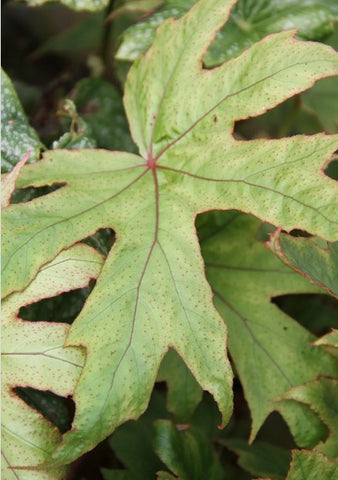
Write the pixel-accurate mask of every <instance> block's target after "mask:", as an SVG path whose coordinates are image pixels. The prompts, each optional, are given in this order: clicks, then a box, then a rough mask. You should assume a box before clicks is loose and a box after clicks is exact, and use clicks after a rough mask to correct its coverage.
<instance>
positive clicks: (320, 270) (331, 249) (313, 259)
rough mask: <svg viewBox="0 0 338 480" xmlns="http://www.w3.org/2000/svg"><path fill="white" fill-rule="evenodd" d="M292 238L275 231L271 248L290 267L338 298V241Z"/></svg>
mask: <svg viewBox="0 0 338 480" xmlns="http://www.w3.org/2000/svg"><path fill="white" fill-rule="evenodd" d="M322 243H323V242H320V244H319V243H318V241H317V239H316V238H303V237H292V236H291V235H285V234H281V233H280V232H278V231H276V233H275V234H274V235H272V236H271V238H270V241H269V243H268V246H269V248H270V249H271V250H272V251H273V252H274V253H275V254H276V255H277V256H278V257H279V258H281V259H282V260H283V261H284V262H285V263H286V264H287V265H289V266H290V267H292V268H293V269H294V270H296V271H298V272H299V273H301V274H303V275H304V276H305V277H306V278H308V279H309V280H310V282H312V283H315V284H317V285H319V286H321V287H323V288H325V289H326V290H327V291H329V292H330V293H331V294H333V295H334V296H336V297H338V242H335V243H328V242H324V245H323V244H322Z"/></svg>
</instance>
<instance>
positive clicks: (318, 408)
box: [282, 368, 338, 458]
mask: <svg viewBox="0 0 338 480" xmlns="http://www.w3.org/2000/svg"><path fill="white" fill-rule="evenodd" d="M337 371H338V368H337ZM337 371H336V372H337ZM337 396H338V380H337V379H332V378H325V377H321V378H319V379H318V380H316V381H313V382H310V383H307V384H305V385H301V386H299V387H295V388H293V389H291V390H289V391H288V392H286V393H284V394H283V396H282V398H284V399H287V400H295V401H297V402H301V403H305V404H306V405H308V406H309V407H310V408H311V409H312V410H313V411H314V412H315V413H316V414H317V415H318V416H319V417H320V419H321V420H322V421H323V422H324V423H325V424H326V426H327V427H328V429H329V436H328V438H327V439H326V440H325V441H324V442H321V443H320V444H319V445H317V446H316V450H317V451H319V452H321V453H324V454H325V455H326V456H327V457H329V458H336V457H338V414H337V408H336V404H337Z"/></svg>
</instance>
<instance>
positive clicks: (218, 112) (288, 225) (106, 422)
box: [2, 0, 338, 463]
mask: <svg viewBox="0 0 338 480" xmlns="http://www.w3.org/2000/svg"><path fill="white" fill-rule="evenodd" d="M233 4H234V1H233V0H229V1H224V0H202V1H201V2H199V3H198V4H196V5H195V6H194V7H193V9H192V10H191V11H190V12H189V13H188V14H187V15H186V16H184V17H182V19H180V20H179V21H174V20H171V19H170V20H168V21H166V22H165V23H164V24H162V26H161V27H160V28H159V30H158V33H157V37H156V39H155V41H154V44H153V46H152V48H151V49H150V50H149V51H148V52H147V54H146V55H145V56H144V57H143V58H142V59H139V60H137V61H136V62H135V64H134V66H133V68H132V70H131V72H130V74H129V76H128V80H127V84H126V90H125V98H124V103H125V108H126V112H127V117H128V119H129V124H130V128H131V133H132V137H133V140H134V142H135V143H136V144H137V145H138V148H139V155H133V154H130V153H121V152H108V151H104V150H78V151H74V152H69V151H62V150H58V151H55V152H47V153H46V155H45V156H44V159H43V160H42V161H41V162H38V164H35V165H32V166H28V167H25V168H24V169H23V171H22V174H21V175H20V177H19V179H18V187H20V188H22V187H26V186H29V185H33V186H41V185H52V184H54V183H61V184H64V186H63V187H62V188H59V189H58V190H57V191H55V192H53V193H51V194H49V195H47V196H44V197H40V198H37V199H35V200H33V201H31V202H29V203H26V204H18V205H11V206H10V207H9V208H8V209H6V211H5V213H4V216H3V217H4V223H5V225H6V228H5V229H4V230H5V235H4V240H3V250H4V257H3V262H2V265H3V282H4V292H3V294H4V296H6V295H8V294H10V293H11V292H13V291H14V290H18V289H19V290H20V289H23V288H24V287H25V286H26V285H27V284H28V283H29V282H30V281H31V279H32V278H33V277H34V276H35V275H36V272H37V271H38V269H39V268H40V266H41V265H43V264H45V263H46V262H48V261H49V260H50V259H52V258H53V257H55V255H57V253H58V252H59V251H60V250H62V249H64V248H66V247H67V246H69V245H72V244H73V243H74V242H76V241H79V240H81V239H83V238H85V237H87V236H88V235H91V234H93V233H94V232H95V231H96V230H98V229H99V228H112V229H113V230H114V231H115V232H116V238H117V240H116V243H115V244H114V246H113V248H112V250H111V252H110V254H109V256H108V258H107V260H106V263H105V265H104V268H103V270H102V273H101V275H100V277H99V279H98V281H97V284H96V287H95V288H94V290H93V292H92V294H91V295H90V297H89V298H88V301H87V302H86V305H85V307H84V309H83V310H82V312H81V314H80V315H79V317H78V318H77V319H76V321H75V322H74V324H73V325H72V327H71V330H70V333H69V336H68V339H67V344H68V345H81V346H84V347H85V348H86V352H87V358H86V364H85V367H84V369H83V372H82V375H81V378H80V381H79V383H78V385H77V388H76V391H75V395H74V399H75V402H76V415H75V419H74V423H73V429H72V430H71V431H70V432H68V433H67V434H66V435H65V436H64V439H63V443H62V444H61V446H60V447H59V449H58V450H57V452H56V454H55V459H56V460H55V461H56V462H57V463H68V462H70V461H72V460H73V459H75V458H76V457H78V456H79V455H81V454H82V453H84V452H85V451H86V450H88V449H90V448H92V447H93V446H94V445H96V444H97V443H98V442H99V441H100V440H102V439H103V438H105V437H106V436H107V435H109V434H110V433H111V431H112V430H113V429H114V428H116V426H117V425H119V424H121V423H122V422H124V421H126V420H127V419H130V418H136V417H138V416H139V415H140V414H141V413H142V412H143V411H144V410H145V408H146V406H147V403H148V400H149V396H150V392H151V389H152V386H153V384H154V381H155V378H156V375H157V371H158V368H159V365H160V362H161V360H162V358H163V356H164V355H165V353H166V352H167V351H168V349H169V348H170V347H172V348H173V349H175V350H176V351H177V352H178V353H179V355H180V356H181V357H182V358H183V360H184V362H185V363H186V365H187V366H188V367H189V369H190V370H191V371H192V373H193V375H194V376H195V378H196V379H197V381H198V382H199V384H200V385H201V386H202V388H203V389H205V390H208V391H209V392H210V393H211V394H212V395H213V396H214V398H215V400H216V401H217V403H218V406H219V409H220V411H221V412H222V415H223V419H222V425H225V423H226V422H227V420H228V419H229V417H230V414H231V408H232V406H231V405H232V393H231V382H232V373H231V368H230V365H229V362H228V360H227V356H226V342H227V330H226V326H225V324H224V321H223V320H222V318H221V317H220V316H219V314H218V313H217V311H216V310H215V308H214V306H213V302H212V292H211V289H210V286H209V284H208V283H207V281H206V278H205V275H204V265H203V260H202V256H201V253H200V247H199V243H198V240H197V236H196V232H195V226H194V221H195V217H196V215H197V214H198V213H199V212H203V211H206V210H211V209H220V210H228V209H238V210H242V211H245V212H250V213H252V214H254V215H256V216H257V217H259V218H261V219H264V220H266V221H268V222H270V223H272V224H274V225H276V226H280V227H283V228H284V229H286V230H290V229H293V228H296V227H297V228H301V229H303V230H306V231H309V232H311V233H313V234H316V235H320V236H323V237H325V238H327V239H332V240H333V239H335V238H336V237H337V235H338V232H337V223H336V218H335V211H336V210H335V205H334V203H335V201H336V192H337V188H336V185H335V182H334V181H333V180H331V179H329V178H327V177H325V175H324V173H323V172H322V171H321V168H322V167H323V165H324V164H325V163H326V162H327V161H328V160H329V159H330V157H331V155H332V153H333V151H334V150H335V148H337V145H338V139H337V136H336V137H335V136H325V135H316V136H313V137H304V136H298V137H293V138H288V139H281V140H273V141H272V140H271V141H267V140H255V141H250V142H246V141H237V140H235V139H234V138H233V136H232V131H233V125H234V122H235V121H237V120H240V119H244V118H247V117H249V116H257V115H259V114H261V113H263V112H265V111H266V110H267V109H270V108H273V107H274V106H275V105H277V104H278V103H280V102H282V101H283V100H285V99H286V98H288V97H290V96H292V95H295V94H297V93H299V92H301V91H303V90H305V89H307V88H309V87H310V86H311V85H312V84H313V83H314V82H315V80H317V79H319V78H321V77H324V76H330V75H334V74H335V73H337V63H338V62H337V59H336V56H335V54H334V52H333V51H332V49H330V48H328V47H325V46H324V45H319V44H318V45H317V44H311V43H307V44H306V43H303V42H299V41H297V40H295V39H294V34H293V32H283V33H280V34H276V35H270V36H269V37H266V38H265V39H264V40H262V41H261V42H259V43H257V44H255V45H253V46H252V47H251V48H250V49H249V50H247V51H246V52H244V53H243V54H242V55H241V56H240V57H238V58H236V59H234V60H232V61H229V62H228V63H226V64H224V65H222V66H220V67H218V68H216V69H214V70H208V71H206V70H203V69H202V66H201V65H202V64H201V59H202V57H203V54H204V52H205V51H206V49H207V48H208V46H209V45H210V43H211V41H212V40H213V38H214V36H215V32H216V31H217V30H218V29H219V28H220V27H221V26H222V25H223V23H224V22H225V21H226V19H227V17H228V15H229V12H230V9H231V7H232V5H233ZM324 191H325V195H324V194H323V192H324ZM7 232H8V234H7ZM9 232H10V233H9ZM22 258H24V259H25V264H24V267H23V266H22Z"/></svg>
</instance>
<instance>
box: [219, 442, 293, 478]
mask: <svg viewBox="0 0 338 480" xmlns="http://www.w3.org/2000/svg"><path fill="white" fill-rule="evenodd" d="M222 443H224V445H226V447H227V448H229V450H232V451H233V452H235V453H236V454H237V455H238V464H239V465H240V466H241V467H243V468H244V469H245V470H247V471H248V472H250V473H252V474H253V475H261V476H270V477H271V478H274V479H278V480H284V479H285V477H286V474H287V472H288V469H289V464H290V460H291V454H290V453H289V451H288V450H285V449H283V448H280V447H276V446H274V445H271V444H269V443H264V442H259V441H257V442H254V443H253V444H252V445H249V444H248V443H247V442H246V441H245V440H241V439H229V440H224V441H223V442H222Z"/></svg>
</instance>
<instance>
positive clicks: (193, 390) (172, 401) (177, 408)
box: [157, 350, 203, 423]
mask: <svg viewBox="0 0 338 480" xmlns="http://www.w3.org/2000/svg"><path fill="white" fill-rule="evenodd" d="M157 381H160V382H161V381H162V382H163V381H166V382H167V385H168V400H167V402H168V410H169V411H170V412H171V413H173V414H174V415H175V420H176V422H177V423H186V422H188V421H189V420H190V418H191V416H192V414H193V413H194V411H195V409H196V407H197V405H198V404H199V403H200V401H201V400H202V394H203V391H202V389H201V387H200V386H199V385H198V383H197V382H196V380H195V379H194V377H193V375H192V374H191V372H190V370H189V369H188V368H187V367H186V365H185V364H184V362H183V360H182V359H181V358H180V357H179V356H178V355H177V353H176V352H175V351H173V350H170V351H169V352H168V353H167V355H166V356H165V357H164V359H163V361H162V363H161V367H160V370H159V372H158V375H157Z"/></svg>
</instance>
